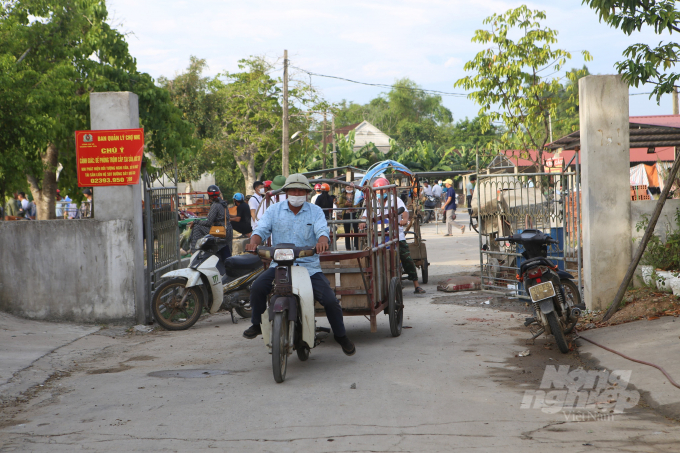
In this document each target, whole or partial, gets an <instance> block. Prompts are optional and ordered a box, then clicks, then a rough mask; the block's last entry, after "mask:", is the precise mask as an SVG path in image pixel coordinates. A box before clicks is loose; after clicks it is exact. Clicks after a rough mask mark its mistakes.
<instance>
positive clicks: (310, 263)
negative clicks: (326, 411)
mask: <svg viewBox="0 0 680 453" xmlns="http://www.w3.org/2000/svg"><path fill="white" fill-rule="evenodd" d="M282 189H283V191H284V192H285V193H286V198H287V199H286V201H285V202H282V203H276V204H274V205H272V206H271V207H270V208H269V209H267V211H265V213H264V215H263V216H262V218H261V219H260V220H259V222H258V224H257V228H255V231H253V234H252V236H251V237H250V243H249V244H248V245H246V250H247V251H255V249H256V247H257V246H258V245H260V244H261V243H262V241H263V240H265V239H267V238H268V237H269V236H271V238H272V246H276V245H277V244H284V243H292V244H295V245H296V246H297V247H313V246H316V252H317V253H322V252H325V251H326V250H328V241H329V235H328V226H327V224H326V217H325V216H324V213H323V211H322V210H321V208H320V207H318V206H316V205H313V204H311V203H308V202H307V195H308V194H309V192H311V191H312V188H311V187H310V185H309V181H308V180H307V178H306V177H305V176H303V175H300V174H294V175H290V176H289V177H288V179H286V184H285V185H284V186H283V188H282ZM296 265H300V266H302V267H305V268H307V271H308V272H309V277H310V279H311V283H312V288H313V290H314V299H315V300H317V301H318V302H319V303H320V304H321V305H322V306H323V307H324V309H325V310H326V317H327V318H328V322H329V323H330V325H331V329H333V335H334V337H335V341H336V342H338V343H339V344H340V346H342V351H343V352H344V353H345V354H346V355H354V353H355V352H356V348H355V347H354V344H353V343H352V342H351V341H350V340H349V338H347V335H346V333H345V324H344V322H343V318H342V308H341V307H340V302H338V299H337V298H336V297H335V293H334V292H333V290H332V289H331V286H330V284H329V283H328V280H327V279H326V277H325V276H324V275H323V273H322V272H321V262H320V261H319V257H318V255H314V256H311V257H306V258H299V259H298V260H297V261H296ZM275 266H276V263H274V262H272V264H271V265H270V267H269V269H267V270H266V271H264V272H263V273H262V275H260V276H259V277H258V278H257V280H255V282H254V283H253V286H252V289H251V291H250V305H251V307H252V312H253V315H252V322H253V325H252V326H250V327H249V328H248V329H247V330H246V331H245V332H243V336H244V337H245V338H248V339H253V338H255V337H257V336H258V335H260V334H261V333H262V329H261V327H260V324H261V322H262V313H264V312H265V310H266V309H267V295H268V294H269V293H270V292H271V290H272V282H273V281H274V274H275Z"/></svg>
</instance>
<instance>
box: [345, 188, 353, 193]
mask: <svg viewBox="0 0 680 453" xmlns="http://www.w3.org/2000/svg"><path fill="white" fill-rule="evenodd" d="M345 192H347V193H352V192H354V191H353V190H352V189H345Z"/></svg>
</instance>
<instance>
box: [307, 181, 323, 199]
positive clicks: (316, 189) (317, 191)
mask: <svg viewBox="0 0 680 453" xmlns="http://www.w3.org/2000/svg"><path fill="white" fill-rule="evenodd" d="M319 195H321V184H319V183H317V184H315V185H314V195H312V199H311V201H310V203H312V204H316V199H317V198H319Z"/></svg>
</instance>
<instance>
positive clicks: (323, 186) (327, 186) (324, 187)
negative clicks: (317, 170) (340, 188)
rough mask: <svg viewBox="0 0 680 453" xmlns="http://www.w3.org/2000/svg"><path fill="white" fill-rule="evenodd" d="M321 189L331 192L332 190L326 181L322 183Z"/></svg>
mask: <svg viewBox="0 0 680 453" xmlns="http://www.w3.org/2000/svg"><path fill="white" fill-rule="evenodd" d="M321 191H322V192H330V191H331V186H329V185H328V184H326V183H323V184H321Z"/></svg>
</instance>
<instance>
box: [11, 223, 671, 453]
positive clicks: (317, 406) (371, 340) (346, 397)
mask: <svg viewBox="0 0 680 453" xmlns="http://www.w3.org/2000/svg"><path fill="white" fill-rule="evenodd" d="M432 230H434V228H432ZM440 233H441V230H440ZM426 237H427V239H428V242H427V243H428V249H429V250H430V262H431V263H432V266H433V268H432V272H431V274H434V275H444V274H446V273H448V272H454V271H459V270H462V269H463V268H462V266H463V265H466V264H467V262H466V260H467V259H468V258H466V257H467V256H468V255H470V256H475V253H474V251H473V252H470V250H468V248H467V247H464V245H465V244H469V243H470V241H474V240H476V237H475V236H473V235H471V234H469V235H468V234H467V233H466V235H465V236H462V237H461V236H460V233H457V235H456V236H454V237H450V238H444V237H442V236H441V234H440V235H439V236H437V235H435V234H434V232H433V231H432V232H431V231H429V230H428V231H426ZM456 241H458V242H456ZM472 243H473V242H472ZM454 244H460V248H461V249H465V250H461V255H460V256H457V255H456V250H457V248H458V246H455V247H452V245H454ZM440 263H444V264H440ZM436 280H437V279H436V278H434V279H432V280H431V284H429V285H426V289H427V290H428V294H427V295H425V296H416V295H414V294H413V293H412V292H411V291H405V296H406V297H405V303H406V311H405V320H404V325H405V326H407V327H408V328H405V329H404V331H403V334H402V335H401V336H400V337H398V338H392V337H391V336H390V333H389V326H388V322H387V318H386V317H385V318H381V319H379V324H378V332H377V333H370V331H369V324H368V321H367V320H366V319H364V318H359V317H354V318H346V323H347V328H348V333H349V335H351V337H352V339H353V340H354V341H355V343H356V346H357V354H356V355H355V356H353V357H346V356H344V355H343V354H342V352H341V350H340V348H339V346H338V345H336V344H335V343H334V342H332V340H331V341H326V342H324V343H323V344H322V345H320V346H319V347H317V348H315V349H314V350H313V351H312V355H311V357H310V359H309V360H308V361H307V362H304V363H303V362H299V361H298V360H297V358H296V357H295V356H293V357H291V362H290V365H289V369H288V377H287V380H286V382H285V383H283V384H275V383H274V380H273V377H272V372H271V361H270V356H269V355H268V354H267V353H266V351H265V348H264V345H263V344H262V341H261V339H259V338H258V339H257V340H252V341H249V340H245V339H243V338H242V337H241V332H242V331H243V330H244V329H245V328H246V327H247V323H246V322H241V323H239V324H238V325H233V324H232V323H231V321H230V319H229V316H228V315H224V314H218V315H215V316H210V317H204V318H202V319H201V321H199V323H198V324H197V325H196V326H195V327H194V328H192V329H191V330H189V331H185V332H172V333H171V332H154V333H151V334H147V335H129V334H128V335H121V333H122V332H121V331H122V329H104V330H102V331H100V332H98V333H96V334H92V335H88V336H86V337H84V338H81V339H79V340H77V341H75V342H72V343H69V344H68V345H66V346H64V347H62V348H59V349H57V350H56V351H55V352H53V353H52V354H50V355H51V356H52V357H51V360H52V361H53V362H55V361H58V362H59V363H60V367H61V373H60V374H59V375H57V376H55V377H53V378H52V379H50V380H48V381H46V382H45V383H44V384H43V387H40V386H39V385H37V386H35V387H33V388H32V389H31V390H30V391H29V392H27V393H25V394H24V397H23V398H21V399H20V400H19V401H15V402H14V403H13V404H10V402H9V401H8V400H7V399H5V403H4V406H3V411H2V417H3V418H2V419H1V420H0V451H2V452H5V451H35V452H50V453H54V452H71V451H73V450H77V451H97V452H109V451H192V452H193V451H207V450H213V449H217V451H238V452H243V451H258V452H259V451H277V452H278V451H291V452H298V451H315V452H316V451H412V452H422V451H453V450H455V451H463V452H468V451H470V452H472V451H474V452H480V451H481V452H491V451H503V452H538V451H541V452H543V451H567V452H581V451H593V450H598V451H610V452H621V451H630V452H640V451H643V452H646V451H649V452H657V451H659V452H661V451H664V452H665V451H668V452H671V451H677V445H678V440H680V429H679V426H678V424H677V423H676V422H674V421H672V420H670V419H666V418H663V417H662V416H660V415H658V414H657V413H655V412H654V411H652V410H651V409H649V408H647V407H645V406H644V404H638V405H637V406H636V407H634V408H632V409H628V410H626V411H625V412H624V413H623V414H615V415H614V416H613V417H611V416H608V417H606V418H605V419H600V420H588V418H587V417H584V419H585V421H574V420H573V417H572V418H570V420H567V419H566V417H565V414H564V413H562V412H558V413H556V414H548V413H544V412H543V411H542V410H540V409H533V408H529V409H522V408H521V404H522V400H523V397H524V394H525V391H526V390H529V391H534V390H539V387H540V384H541V381H542V379H543V373H544V370H545V367H546V365H556V366H559V365H569V366H571V367H572V369H573V367H577V366H581V365H584V366H587V364H584V363H582V362H581V359H580V357H579V356H578V354H577V353H575V352H574V353H570V354H569V355H567V356H563V355H562V354H560V353H559V352H558V351H557V350H556V348H555V347H554V346H550V344H549V343H548V342H547V341H546V340H545V339H539V340H537V341H536V343H535V344H534V345H531V346H527V345H526V339H527V332H526V330H525V329H524V328H523V327H522V326H521V321H520V319H521V315H520V313H519V312H518V311H517V310H519V309H521V304H515V305H512V304H511V303H508V302H507V301H504V300H499V299H495V298H487V297H486V296H484V295H482V294H479V293H477V294H474V293H472V294H471V293H468V294H460V295H454V296H451V295H445V294H443V293H436V290H435V286H434V284H433V283H434V282H436ZM486 300H489V302H490V303H489V304H488V305H487V304H485V303H484V302H485V301H486ZM513 307H514V310H515V311H512V310H513ZM319 321H320V324H322V325H323V324H325V323H326V321H325V320H324V319H321V318H319ZM548 348H550V349H548ZM527 349H528V350H530V351H531V355H530V356H528V357H517V354H518V353H519V352H520V351H524V350H527ZM40 360H43V359H40ZM40 360H39V361H38V362H40ZM36 365H39V363H36ZM25 372H28V370H25ZM204 373H208V374H204ZM220 373H222V374H220ZM159 375H160V376H159ZM172 376H175V377H172ZM176 376H194V377H176ZM19 377H21V376H19ZM633 381H634V376H633ZM353 387H356V388H353ZM567 416H569V414H567Z"/></svg>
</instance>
